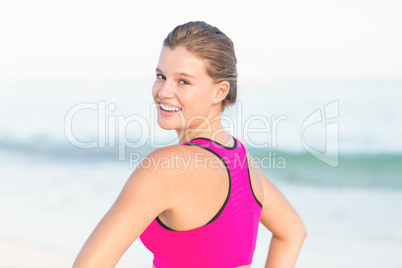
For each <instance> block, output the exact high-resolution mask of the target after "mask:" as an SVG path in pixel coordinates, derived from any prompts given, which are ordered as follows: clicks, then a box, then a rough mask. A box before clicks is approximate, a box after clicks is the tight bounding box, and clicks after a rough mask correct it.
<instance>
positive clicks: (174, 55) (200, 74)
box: [152, 47, 219, 130]
mask: <svg viewBox="0 0 402 268" xmlns="http://www.w3.org/2000/svg"><path fill="white" fill-rule="evenodd" d="M217 87H218V85H217V84H216V83H214V81H213V80H212V78H211V77H210V76H209V75H208V74H207V72H206V69H205V64H204V62H203V61H202V60H200V59H197V58H195V57H194V56H193V55H192V54H191V53H190V52H188V51H187V50H186V49H185V48H183V47H177V48H175V49H170V48H168V47H163V48H162V51H161V54H160V57H159V62H158V66H157V68H156V80H155V83H154V86H153V89H152V95H153V98H154V101H155V104H156V105H157V110H158V124H159V126H160V127H161V128H163V129H175V130H180V129H195V128H203V126H205V123H206V121H208V119H207V118H210V117H211V115H213V113H214V112H215V111H216V107H217V104H216V103H215V102H216V101H215V100H214V98H213V96H214V92H215V91H216V89H217ZM218 109H219V108H218Z"/></svg>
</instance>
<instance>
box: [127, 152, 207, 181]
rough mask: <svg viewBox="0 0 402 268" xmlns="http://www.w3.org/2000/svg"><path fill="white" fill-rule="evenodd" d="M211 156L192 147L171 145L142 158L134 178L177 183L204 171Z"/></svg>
mask: <svg viewBox="0 0 402 268" xmlns="http://www.w3.org/2000/svg"><path fill="white" fill-rule="evenodd" d="M212 157H213V154H212V153H210V152H208V151H206V150H204V149H201V148H198V147H194V146H186V145H172V146H167V147H163V148H158V149H156V150H154V151H153V152H151V153H150V154H148V155H147V156H146V157H144V158H143V159H142V160H141V162H140V163H139V165H138V167H137V168H136V170H135V171H134V172H133V175H132V176H134V177H138V176H139V175H141V177H144V176H145V177H147V178H150V179H154V180H158V181H170V182H173V181H178V180H180V179H183V178H188V177H191V176H192V175H194V173H196V172H197V171H198V172H200V171H201V170H206V169H207V167H208V165H207V164H206V163H207V162H208V161H211V158H212Z"/></svg>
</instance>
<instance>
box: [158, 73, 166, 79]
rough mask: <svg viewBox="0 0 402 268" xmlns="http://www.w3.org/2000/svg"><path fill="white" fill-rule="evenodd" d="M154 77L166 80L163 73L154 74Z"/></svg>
mask: <svg viewBox="0 0 402 268" xmlns="http://www.w3.org/2000/svg"><path fill="white" fill-rule="evenodd" d="M156 79H162V80H166V77H165V76H164V75H163V74H156Z"/></svg>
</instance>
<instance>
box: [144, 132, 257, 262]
mask: <svg viewBox="0 0 402 268" xmlns="http://www.w3.org/2000/svg"><path fill="white" fill-rule="evenodd" d="M184 145H187V146H191V147H195V148H197V149H195V150H194V155H193V157H194V158H193V159H192V160H191V161H192V164H193V165H194V166H193V167H191V168H190V167H189V170H190V172H189V174H191V173H192V174H193V177H191V176H184V178H185V179H188V180H189V181H193V180H195V181H198V183H199V182H200V180H202V177H203V176H204V179H205V181H206V183H205V185H204V186H208V185H212V187H211V188H212V189H211V191H210V192H211V193H210V198H211V199H212V200H215V199H216V201H218V203H217V206H216V202H215V207H214V205H212V206H211V204H214V202H208V201H204V202H202V201H201V202H200V200H198V199H200V196H201V199H202V200H207V199H205V197H208V195H207V196H205V194H204V195H203V194H201V195H198V194H193V196H194V198H193V199H194V200H192V199H191V198H190V197H191V195H187V196H190V197H189V198H188V202H189V204H187V203H186V202H183V205H182V206H178V208H177V209H176V210H173V211H170V212H169V213H165V214H162V215H160V217H157V218H156V219H155V220H154V221H153V222H152V223H151V224H150V226H149V227H148V228H147V229H146V230H145V231H144V233H143V234H142V235H141V239H142V241H143V243H144V244H145V245H146V246H147V247H148V248H149V249H150V250H151V251H152V252H153V253H154V255H155V258H154V265H155V266H156V267H158V268H159V267H161V268H163V267H193V266H195V264H197V265H201V266H204V267H237V266H241V265H247V264H250V263H251V260H252V255H253V252H254V248H255V242H256V237H257V230H258V222H259V217H260V213H261V204H260V203H259V202H258V200H257V199H256V197H255V195H254V192H253V190H252V186H251V180H250V175H249V167H248V161H247V156H246V150H245V148H244V146H243V145H242V144H241V143H240V142H239V141H238V140H236V139H235V142H234V145H233V146H232V147H226V146H223V145H221V144H219V143H217V142H214V141H212V140H209V139H205V138H197V139H194V140H192V141H190V142H189V143H186V144H184ZM197 153H198V154H202V155H198V156H197ZM197 158H200V159H197ZM206 158H209V160H210V161H208V160H207V161H206ZM197 160H198V161H197ZM205 163H208V166H207V167H205V166H202V168H201V169H199V174H195V173H194V171H195V170H197V169H196V168H197V167H196V166H195V164H197V165H205ZM206 174H210V177H208V178H206V177H205V175H206ZM200 175H201V176H200ZM186 177H187V178H186ZM217 180H218V182H217V183H216V184H214V181H217ZM219 180H220V181H219ZM199 185H203V184H202V182H201V183H200V184H199ZM206 188H208V187H206ZM214 188H215V189H214ZM200 190H201V191H202V192H204V191H205V189H200ZM207 190H208V189H207ZM189 191H190V192H192V191H194V188H193V189H192V188H191V187H189ZM222 191H224V192H226V195H221V197H218V198H216V197H215V196H214V194H215V193H218V194H220V193H223V192H222ZM205 192H206V193H208V191H205ZM185 196H186V195H185ZM219 202H220V203H219ZM203 204H204V205H203ZM208 206H210V207H208ZM197 208H198V209H199V210H200V213H201V215H202V217H199V218H198V220H199V219H202V218H203V217H204V219H203V221H204V222H203V224H200V223H201V222H202V220H201V221H198V222H197V224H195V225H193V226H191V218H192V217H191V215H197V214H198V213H197V211H192V210H193V209H194V210H195V209H197ZM184 211H187V212H188V214H190V216H189V215H187V216H186V215H185V214H186V213H183V212H184ZM206 211H207V212H208V211H209V214H208V213H205V212H206ZM211 212H212V213H211ZM205 215H209V218H205V217H206V216H205ZM196 218H197V217H196ZM177 219H181V221H184V222H185V223H186V222H187V223H188V224H187V226H191V227H193V228H190V229H188V228H185V227H186V224H184V225H180V224H176V227H177V226H179V227H183V228H174V227H175V224H174V223H175V220H176V222H180V221H177ZM172 223H173V224H172ZM172 227H173V228H172Z"/></svg>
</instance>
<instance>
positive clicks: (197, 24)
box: [163, 21, 237, 109]
mask: <svg viewBox="0 0 402 268" xmlns="http://www.w3.org/2000/svg"><path fill="white" fill-rule="evenodd" d="M163 45H164V46H165V47H168V48H171V49H174V48H176V47H180V46H181V47H184V48H185V49H186V50H187V51H189V52H190V53H191V54H193V55H194V56H195V57H196V58H199V59H201V60H204V61H205V67H206V71H207V74H208V75H209V76H210V77H211V78H212V79H213V80H214V81H215V82H216V83H220V82H222V81H228V82H229V84H230V89H229V93H228V94H227V95H226V98H225V99H224V100H223V101H222V109H224V108H225V107H226V106H228V105H230V104H233V103H235V102H236V97H237V68H236V64H237V59H236V55H235V51H234V45H233V42H232V40H231V39H230V38H229V37H227V36H226V35H225V34H224V33H223V32H222V31H220V30H219V29H218V28H217V27H214V26H211V25H209V24H208V23H205V22H203V21H191V22H188V23H185V24H182V25H179V26H176V28H174V29H173V31H171V32H170V33H169V34H168V36H167V37H166V38H165V40H164V41H163Z"/></svg>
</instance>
